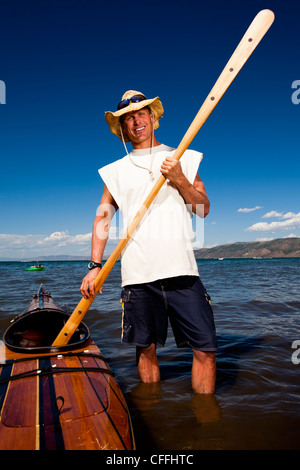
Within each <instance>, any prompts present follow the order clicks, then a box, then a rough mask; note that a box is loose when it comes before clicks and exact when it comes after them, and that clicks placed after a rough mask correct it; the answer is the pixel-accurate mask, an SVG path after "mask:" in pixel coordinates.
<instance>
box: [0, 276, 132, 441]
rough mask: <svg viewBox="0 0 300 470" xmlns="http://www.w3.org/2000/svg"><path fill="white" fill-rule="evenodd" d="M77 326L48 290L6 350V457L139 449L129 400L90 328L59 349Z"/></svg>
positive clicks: (0, 405) (1, 363)
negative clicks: (69, 327) (67, 327)
mask: <svg viewBox="0 0 300 470" xmlns="http://www.w3.org/2000/svg"><path fill="white" fill-rule="evenodd" d="M68 318H69V315H68V313H66V312H65V311H64V310H63V309H62V308H60V307H59V306H57V305H56V304H55V303H54V301H53V300H52V298H51V295H50V293H47V292H46V291H45V289H44V287H43V285H41V286H40V289H39V291H38V293H37V294H36V295H34V298H33V300H32V301H31V303H30V304H29V306H28V308H27V310H26V311H25V312H24V313H22V314H21V315H19V316H17V317H16V318H15V319H14V320H13V321H12V325H11V326H10V327H9V328H8V329H7V330H6V331H5V333H4V336H3V342H1V344H0V449H1V450H34V449H36V450H132V449H135V445H134V437H133V431H132V426H131V420H130V415H129V411H128V408H127V405H126V402H125V399H124V396H123V394H122V392H121V390H120V388H119V386H118V384H117V382H116V380H115V378H114V374H113V372H112V371H111V369H110V368H109V366H108V364H107V362H106V360H105V358H104V357H103V355H102V354H101V352H100V350H99V349H98V347H97V346H96V344H95V343H94V342H93V341H92V340H91V338H90V333H89V330H88V327H87V326H86V325H85V324H84V323H81V324H80V325H79V327H78V328H77V330H76V332H75V334H74V337H73V338H72V340H71V342H70V344H68V345H67V346H64V347H61V348H59V347H53V346H51V345H52V342H53V340H54V339H55V338H56V336H57V334H58V333H59V331H60V330H61V328H62V327H63V325H64V323H65V322H66V321H67V319H68Z"/></svg>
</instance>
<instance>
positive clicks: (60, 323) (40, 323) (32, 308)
mask: <svg viewBox="0 0 300 470" xmlns="http://www.w3.org/2000/svg"><path fill="white" fill-rule="evenodd" d="M69 317H70V315H69V314H68V313H67V312H66V311H64V310H63V309H62V308H60V307H58V306H57V305H56V304H55V303H54V302H53V300H52V299H51V295H50V294H49V293H47V292H46V291H45V290H44V288H43V286H42V285H41V287H40V290H39V292H38V294H36V295H35V296H34V299H33V301H32V302H31V303H30V305H29V307H28V309H27V310H26V311H25V312H24V313H23V314H21V315H19V316H17V317H16V318H15V319H14V320H12V324H11V325H10V326H9V328H7V330H6V331H5V333H4V336H3V341H4V343H5V345H6V347H7V348H9V349H11V350H12V351H15V352H22V353H29V354H33V353H48V352H58V351H66V350H69V349H72V350H74V349H77V348H83V347H84V345H85V343H86V342H87V341H88V340H89V338H90V332H89V329H88V327H87V326H86V325H85V324H84V323H83V322H81V323H80V325H79V326H78V328H77V329H76V331H75V333H74V334H73V336H72V338H71V340H70V342H69V343H68V344H67V345H64V346H61V347H60V346H52V343H53V342H54V340H55V339H56V337H57V336H58V334H59V333H60V331H61V330H62V328H63V327H64V325H65V323H66V322H67V321H68V319H69Z"/></svg>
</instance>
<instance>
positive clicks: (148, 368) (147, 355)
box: [137, 344, 160, 383]
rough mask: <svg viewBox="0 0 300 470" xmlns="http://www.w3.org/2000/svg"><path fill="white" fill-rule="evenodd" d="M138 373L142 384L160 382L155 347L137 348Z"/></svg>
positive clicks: (152, 345) (153, 345)
mask: <svg viewBox="0 0 300 470" xmlns="http://www.w3.org/2000/svg"><path fill="white" fill-rule="evenodd" d="M137 359H138V373H139V376H140V379H141V381H142V382H145V383H151V382H159V381H160V371H159V365H158V360H157V355H156V346H155V344H151V346H149V348H137Z"/></svg>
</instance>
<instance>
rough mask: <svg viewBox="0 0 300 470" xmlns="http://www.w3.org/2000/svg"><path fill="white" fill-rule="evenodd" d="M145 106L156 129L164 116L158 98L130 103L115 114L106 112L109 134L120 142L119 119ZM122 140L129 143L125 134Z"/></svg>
mask: <svg viewBox="0 0 300 470" xmlns="http://www.w3.org/2000/svg"><path fill="white" fill-rule="evenodd" d="M146 106H149V107H150V109H151V111H152V113H153V115H154V119H155V121H154V129H157V128H158V127H159V122H158V121H159V119H160V118H161V117H162V115H163V114H164V108H163V105H162V103H161V101H160V99H159V97H158V96H156V98H152V99H149V100H143V101H139V102H138V103H130V104H129V105H128V106H126V108H123V109H119V110H118V111H115V112H112V111H106V113H105V120H106V122H107V124H108V125H109V128H110V130H111V132H112V133H113V134H115V135H117V136H118V137H119V138H120V139H121V140H122V135H121V132H120V117H121V116H123V115H124V114H127V113H130V112H132V111H138V110H139V109H142V108H145V107H146ZM124 140H125V142H130V140H129V139H128V137H127V136H126V134H124Z"/></svg>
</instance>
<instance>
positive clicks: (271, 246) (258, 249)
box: [195, 238, 300, 259]
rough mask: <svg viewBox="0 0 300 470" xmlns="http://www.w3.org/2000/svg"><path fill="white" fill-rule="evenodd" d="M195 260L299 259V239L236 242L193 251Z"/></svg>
mask: <svg viewBox="0 0 300 470" xmlns="http://www.w3.org/2000/svg"><path fill="white" fill-rule="evenodd" d="M195 256H196V258H197V259H218V258H299V257H300V238H277V239H275V240H270V241H263V242H237V243H232V244H230V245H219V246H215V247H213V248H201V249H200V250H196V251H195Z"/></svg>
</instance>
